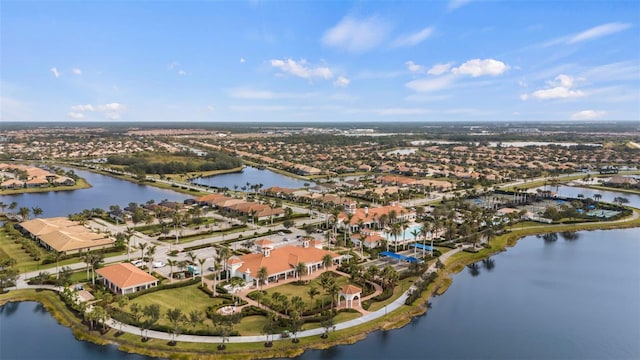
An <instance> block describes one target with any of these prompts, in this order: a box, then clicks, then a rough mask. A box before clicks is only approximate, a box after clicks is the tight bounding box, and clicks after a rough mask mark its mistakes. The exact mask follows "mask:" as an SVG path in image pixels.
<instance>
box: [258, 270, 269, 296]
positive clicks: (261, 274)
mask: <svg viewBox="0 0 640 360" xmlns="http://www.w3.org/2000/svg"><path fill="white" fill-rule="evenodd" d="M268 277H269V271H268V270H267V268H266V267H264V266H262V267H261V268H260V269H259V270H258V275H257V278H258V281H259V282H260V290H261V291H262V285H264V283H265V282H266V281H267V278H268Z"/></svg>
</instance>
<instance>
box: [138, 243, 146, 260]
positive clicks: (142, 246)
mask: <svg viewBox="0 0 640 360" xmlns="http://www.w3.org/2000/svg"><path fill="white" fill-rule="evenodd" d="M146 247H147V243H143V242H141V243H139V244H138V249H140V258H141V259H144V249H145V248H146Z"/></svg>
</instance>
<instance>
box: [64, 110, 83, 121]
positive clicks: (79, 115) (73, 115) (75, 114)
mask: <svg viewBox="0 0 640 360" xmlns="http://www.w3.org/2000/svg"><path fill="white" fill-rule="evenodd" d="M67 116H68V117H69V118H70V119H74V120H82V119H84V114H83V113H78V112H73V111H71V112H69V113H68V114H67Z"/></svg>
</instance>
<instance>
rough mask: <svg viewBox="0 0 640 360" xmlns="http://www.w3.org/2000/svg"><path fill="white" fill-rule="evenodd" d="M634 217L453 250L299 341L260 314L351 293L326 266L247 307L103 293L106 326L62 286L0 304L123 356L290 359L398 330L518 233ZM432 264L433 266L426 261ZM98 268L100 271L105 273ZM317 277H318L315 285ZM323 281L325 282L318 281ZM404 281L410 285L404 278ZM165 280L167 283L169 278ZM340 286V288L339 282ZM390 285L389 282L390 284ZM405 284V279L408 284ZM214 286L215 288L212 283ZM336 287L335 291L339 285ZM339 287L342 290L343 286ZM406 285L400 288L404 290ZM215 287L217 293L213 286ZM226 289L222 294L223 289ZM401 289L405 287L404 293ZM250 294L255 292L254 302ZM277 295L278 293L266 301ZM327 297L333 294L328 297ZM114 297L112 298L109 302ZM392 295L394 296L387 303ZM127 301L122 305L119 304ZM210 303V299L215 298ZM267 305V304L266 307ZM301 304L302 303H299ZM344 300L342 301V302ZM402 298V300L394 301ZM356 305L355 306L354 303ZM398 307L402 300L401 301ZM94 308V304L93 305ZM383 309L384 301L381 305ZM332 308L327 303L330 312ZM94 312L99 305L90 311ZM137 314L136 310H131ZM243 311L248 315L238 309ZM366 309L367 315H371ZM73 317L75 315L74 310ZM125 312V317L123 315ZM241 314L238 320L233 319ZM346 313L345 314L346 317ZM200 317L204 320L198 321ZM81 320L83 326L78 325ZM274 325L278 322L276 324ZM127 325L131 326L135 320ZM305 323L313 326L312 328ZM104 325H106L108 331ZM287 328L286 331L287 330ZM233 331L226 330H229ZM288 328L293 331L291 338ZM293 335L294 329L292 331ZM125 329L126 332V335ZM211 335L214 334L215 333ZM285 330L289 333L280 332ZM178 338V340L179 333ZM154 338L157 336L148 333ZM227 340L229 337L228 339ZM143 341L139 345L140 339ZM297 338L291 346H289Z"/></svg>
mask: <svg viewBox="0 0 640 360" xmlns="http://www.w3.org/2000/svg"><path fill="white" fill-rule="evenodd" d="M638 222H639V220H638V213H637V211H636V212H634V213H633V215H632V216H631V217H629V218H627V219H624V221H621V220H618V221H615V222H597V223H588V224H571V225H533V224H524V226H523V227H522V228H520V226H518V228H517V229H514V230H512V231H510V232H508V233H505V234H503V235H499V236H496V237H494V238H492V239H491V240H490V241H489V243H488V244H487V246H485V247H483V248H482V249H480V250H479V251H477V252H461V251H457V252H456V253H455V254H454V255H453V256H451V257H448V256H445V255H446V254H448V253H445V254H444V255H442V256H443V257H444V258H445V259H446V258H448V259H446V260H444V267H443V268H442V270H440V271H438V272H437V276H434V277H429V278H426V277H425V280H426V281H427V284H428V286H426V287H425V288H424V289H423V290H425V291H419V292H417V291H415V290H414V291H412V292H411V294H418V295H417V296H416V295H414V296H411V297H413V299H412V300H415V301H413V302H412V303H411V304H410V305H404V304H403V305H400V307H399V308H398V309H396V310H392V311H389V312H388V314H387V315H386V316H382V317H380V318H377V319H374V320H372V321H370V322H367V323H366V324H363V325H358V326H355V327H350V328H347V329H340V330H334V329H335V328H334V326H336V325H338V324H340V323H342V322H344V321H348V320H349V319H352V318H354V316H355V318H357V317H358V316H361V315H358V314H357V313H356V312H350V311H344V312H337V313H336V314H335V315H334V316H333V317H332V318H331V321H328V320H329V319H326V318H324V319H321V320H320V321H319V322H317V323H316V325H311V326H307V327H306V328H305V329H307V330H309V329H313V328H316V329H319V330H320V331H319V332H318V333H317V335H314V336H310V337H300V336H298V335H301V334H298V331H299V330H300V329H298V328H297V327H296V326H295V323H293V324H292V323H291V322H290V323H288V324H286V325H285V326H281V324H279V323H278V321H276V320H275V319H274V318H271V317H269V316H268V315H267V313H266V311H265V309H267V308H271V309H274V310H275V311H278V312H279V311H280V310H284V308H282V305H283V304H282V302H281V300H279V299H278V298H279V297H282V298H283V299H292V300H293V299H294V298H296V299H298V298H299V299H302V303H301V302H300V300H295V301H292V303H297V305H296V307H297V309H299V310H302V311H304V309H306V308H312V307H313V301H311V298H312V297H313V298H314V300H315V303H316V304H318V305H320V306H321V304H322V303H325V304H328V303H329V302H331V301H334V300H335V297H334V296H333V295H331V294H330V291H329V292H324V291H322V292H320V293H319V294H315V295H313V296H312V295H311V294H314V293H315V292H314V291H311V290H310V289H312V288H316V289H323V288H324V287H323V285H322V283H323V282H329V283H330V282H332V281H331V280H333V283H334V284H335V285H336V286H337V287H340V288H341V289H344V290H346V289H348V287H349V286H354V287H357V286H358V285H359V283H354V285H349V283H350V282H351V281H352V278H351V277H350V276H345V275H341V274H339V273H337V272H335V269H334V268H331V269H328V270H327V271H326V272H322V273H321V275H322V274H327V275H330V276H319V277H315V278H314V279H311V276H310V275H301V276H300V279H298V278H295V280H294V281H293V282H289V283H287V284H282V285H278V284H277V283H276V284H275V285H274V286H272V287H270V288H269V289H265V286H264V284H263V285H262V286H261V287H259V288H257V289H256V290H253V291H252V292H251V293H249V295H248V297H249V298H251V299H254V300H255V299H259V300H260V303H259V304H258V306H255V305H253V306H252V305H248V304H245V303H244V300H241V299H240V297H236V296H234V295H230V294H227V295H222V296H221V295H219V294H218V295H217V297H214V298H211V296H212V295H213V294H212V293H210V292H209V291H205V289H207V288H206V287H202V286H201V285H202V283H203V282H205V281H215V280H217V274H216V276H215V277H213V278H212V279H206V278H205V279H202V278H200V279H198V278H196V279H193V280H185V281H183V282H181V283H180V284H179V285H178V282H177V281H176V282H175V283H174V284H173V285H172V284H168V285H166V286H165V287H164V290H161V291H154V292H145V293H143V294H141V295H138V296H136V297H133V298H131V297H128V298H127V297H118V298H117V299H116V298H114V297H112V295H109V293H108V292H102V293H98V296H97V298H98V299H99V300H101V301H102V302H103V303H110V304H113V305H112V306H113V308H114V309H117V312H116V313H119V314H122V315H116V316H113V317H114V319H120V320H122V321H117V322H115V321H109V322H107V321H106V317H105V315H104V314H102V317H101V316H99V315H100V314H101V313H102V310H99V311H98V313H97V314H94V315H90V314H92V312H89V313H88V314H89V315H88V316H85V318H84V319H82V318H79V317H78V314H79V313H80V314H81V313H86V312H85V311H86V308H83V306H85V305H81V304H83V303H76V302H75V300H74V296H73V295H72V293H73V292H72V291H70V290H69V289H68V288H66V290H64V291H63V292H62V293H60V295H56V294H54V293H53V292H48V291H40V292H37V291H35V290H15V291H11V292H9V293H7V294H3V295H1V297H0V299H1V301H2V302H3V303H4V302H6V301H21V300H36V301H40V302H42V303H43V304H44V305H45V306H46V307H47V309H49V311H50V312H51V313H52V314H53V315H54V316H55V317H56V318H57V319H58V320H59V321H60V322H62V323H63V324H64V325H67V326H72V327H73V328H74V329H76V332H75V333H76V336H77V337H78V338H79V339H83V340H89V341H94V342H97V343H106V342H109V343H115V344H120V348H121V349H122V350H124V351H133V352H138V353H142V354H147V355H153V356H168V355H169V354H173V353H175V354H184V355H187V354H190V355H191V356H193V357H198V358H202V357H208V356H211V357H217V356H220V354H228V355H231V356H234V357H245V356H246V357H273V356H291V355H293V354H297V353H300V352H301V351H304V349H307V348H325V347H328V346H333V345H337V344H343V343H351V342H354V341H357V340H358V339H362V338H363V336H364V334H366V333H367V332H369V331H373V330H375V329H392V328H396V327H399V326H403V325H404V324H406V323H407V322H408V321H409V320H410V318H411V317H412V316H416V315H419V314H421V313H423V312H424V311H426V303H427V301H428V298H429V297H430V296H432V294H433V293H434V292H438V293H441V292H442V291H444V289H446V286H448V283H449V280H448V278H449V275H450V274H451V273H453V272H457V271H460V270H462V269H463V268H464V266H465V265H468V264H470V263H473V262H476V261H479V260H481V259H483V258H487V257H488V256H490V255H491V254H494V253H495V252H498V251H502V250H504V249H505V248H506V247H507V246H512V245H514V244H515V242H516V240H517V239H518V238H520V237H522V236H525V235H531V234H537V233H547V232H549V231H554V232H570V231H577V230H580V229H596V228H621V227H633V226H638V225H639V224H638ZM431 264H433V265H435V264H436V262H431ZM105 268H106V267H105ZM323 278H325V279H323ZM326 279H331V280H326ZM412 279H415V277H414V278H412ZM172 281H173V280H172ZM345 281H346V282H345ZM396 281H397V280H396ZM412 281H413V280H412ZM216 285H217V284H216ZM341 285H342V286H341ZM345 285H346V286H345ZM408 285H409V283H405V286H407V288H408ZM215 288H216V289H219V290H223V289H221V288H220V287H219V286H215ZM225 290H226V289H225ZM396 290H397V291H399V292H402V290H403V289H402V287H401V286H399V287H397V288H394V292H396ZM404 290H406V289H404ZM256 294H262V295H261V296H260V297H257V296H256ZM274 294H279V295H277V296H276V295H274ZM334 295H335V294H334ZM116 297H117V296H116ZM395 297H396V296H394V298H395ZM60 299H62V300H63V301H67V303H68V304H69V305H70V306H71V309H69V308H68V307H65V306H64V305H63V303H62V302H61V301H60ZM125 299H128V300H125ZM216 299H218V300H216ZM267 299H269V300H268V301H266V300H267ZM305 299H306V300H305ZM343 299H344V298H343ZM401 299H404V295H403V296H402V297H401ZM356 301H357V300H356ZM402 302H403V303H404V302H405V301H402ZM98 304H99V303H98ZM385 304H386V303H385ZM335 305H336V304H335V303H334V304H331V305H330V306H331V307H334V306H335ZM97 306H98V307H99V306H100V305H97ZM377 306H378V308H380V307H384V305H383V303H380V304H378V305H377ZM136 308H137V310H136ZM245 309H248V310H245ZM370 310H375V309H371V308H370ZM77 311H79V313H78V312H77ZM292 311H293V312H294V313H290V314H289V315H288V320H289V321H296V319H297V318H298V314H297V313H295V312H296V311H298V310H292ZM126 314H128V315H126ZM235 314H241V315H242V316H236V315H235ZM350 314H351V315H350ZM125 315H126V316H134V317H135V316H137V317H138V319H139V320H138V324H139V325H141V326H140V327H139V330H138V331H137V332H132V333H128V332H126V331H121V329H123V328H125V330H127V329H131V328H128V326H127V325H124V323H126V322H127V321H126V319H123V318H122V316H125ZM204 317H206V319H205V318H204ZM83 320H84V322H83ZM279 321H282V319H281V320H279ZM129 322H133V323H135V321H131V319H129ZM312 324H313V323H312ZM107 325H110V326H113V327H114V328H113V329H112V330H108V331H106V332H105V330H107V329H108V327H106V326H107ZM292 325H293V327H292ZM151 328H156V329H158V330H163V331H164V332H165V333H166V335H165V336H161V337H160V339H153V338H152V336H149V334H148V332H149V329H151ZM232 329H233V330H232ZM290 330H293V332H291V331H290ZM296 330H298V331H296ZM129 331H130V330H129ZM216 331H221V333H218V334H215V332H216ZM233 331H237V332H238V333H242V335H243V336H250V337H253V338H247V340H254V342H237V341H234V340H236V339H237V340H240V339H241V338H237V337H234V336H232V335H233V333H232V332H233ZM285 331H289V332H285ZM187 332H188V333H193V334H202V335H205V336H207V335H208V337H203V338H200V339H199V340H200V341H201V342H200V343H191V342H189V341H192V340H186V339H187V338H185V335H184V334H185V333H187ZM283 333H284V334H287V335H288V336H291V339H282V337H283ZM181 334H182V335H181ZM154 336H157V334H156V335H154ZM234 338H235V339H234ZM141 339H144V340H143V342H141V341H140V340H141ZM294 339H298V340H299V342H294Z"/></svg>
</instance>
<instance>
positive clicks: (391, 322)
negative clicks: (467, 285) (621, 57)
mask: <svg viewBox="0 0 640 360" xmlns="http://www.w3.org/2000/svg"><path fill="white" fill-rule="evenodd" d="M638 215H639V213H638V210H635V209H634V216H633V217H632V218H627V219H624V220H619V221H614V222H608V223H605V222H602V223H586V224H571V225H538V224H529V225H527V226H525V227H522V228H517V229H514V230H513V231H511V232H509V233H506V234H503V235H501V236H498V237H496V238H494V239H493V240H491V244H490V245H491V246H490V248H487V249H482V250H480V251H479V252H478V253H466V252H460V253H457V254H455V255H453V256H451V257H450V258H449V259H448V260H447V261H446V263H445V268H444V270H442V271H441V272H440V273H439V275H438V278H437V279H436V280H435V281H434V282H433V283H431V284H430V285H429V287H427V290H426V291H425V292H423V294H422V296H421V298H420V299H419V300H417V301H416V302H415V303H414V305H411V306H406V305H403V306H401V307H400V308H398V309H396V310H395V311H393V312H390V313H389V314H388V315H387V316H385V317H382V318H378V319H375V320H373V321H371V322H368V323H365V324H362V325H358V326H354V327H351V328H348V329H344V330H340V331H336V332H331V333H330V334H329V337H328V338H327V339H322V338H320V337H319V336H313V337H306V338H300V342H299V343H298V344H293V343H292V342H291V340H282V341H275V342H274V345H273V347H272V348H265V347H264V345H263V342H257V343H229V344H226V345H227V347H226V349H225V350H224V351H220V350H218V349H217V345H218V344H216V343H181V342H179V343H178V344H177V346H170V345H168V344H167V342H166V341H165V340H155V339H152V340H149V341H147V342H144V343H143V342H141V340H140V336H138V335H134V334H123V335H121V336H115V331H114V330H110V331H109V332H108V333H107V334H105V335H100V337H98V336H97V333H96V332H94V333H95V334H96V335H94V333H90V332H88V331H87V330H86V325H83V324H82V323H81V322H80V321H79V320H78V319H77V318H75V316H74V315H73V313H71V312H70V311H69V310H67V309H66V307H65V306H64V305H63V304H62V302H61V301H60V300H59V299H58V297H57V295H55V294H54V293H53V292H51V291H42V292H36V291H33V290H18V291H12V292H10V293H8V294H3V295H0V304H3V303H4V302H6V301H27V300H33V301H40V302H42V303H43V304H44V305H45V308H47V310H49V311H50V312H51V313H52V315H53V316H54V317H56V319H58V321H59V322H60V323H61V324H63V325H65V326H72V327H73V328H74V329H75V331H74V333H75V334H76V337H77V338H79V339H80V340H87V341H92V342H96V343H98V344H105V343H114V344H117V345H118V346H119V348H120V349H121V350H123V351H128V352H135V353H141V354H145V355H149V356H157V357H171V358H185V359H191V358H193V359H212V358H219V357H220V356H221V355H224V356H225V357H228V358H231V359H248V358H272V357H292V356H295V355H299V354H300V353H302V352H303V351H305V350H306V349H324V348H329V347H332V346H335V345H340V344H351V343H355V342H357V341H359V340H362V339H364V338H365V337H366V335H367V334H368V333H369V332H372V331H375V330H390V329H395V328H399V327H402V326H404V325H406V324H408V323H409V322H410V321H411V318H412V317H414V316H418V315H421V314H423V313H424V312H425V311H426V309H427V306H426V304H427V301H428V300H429V298H430V297H431V296H433V294H438V295H439V294H442V293H444V292H445V291H446V289H447V288H448V286H449V285H450V284H451V281H452V280H451V277H450V275H451V274H453V273H456V272H459V271H461V270H463V269H464V267H465V266H466V265H467V264H470V263H473V262H477V261H479V260H482V259H484V258H487V257H489V256H491V255H493V254H495V253H498V252H501V251H504V250H505V249H506V248H508V247H510V246H513V245H515V244H516V243H517V241H518V239H520V238H522V237H524V236H529V235H536V234H542V233H548V232H562V231H580V230H606V229H616V228H631V227H638V226H640V216H638Z"/></svg>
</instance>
